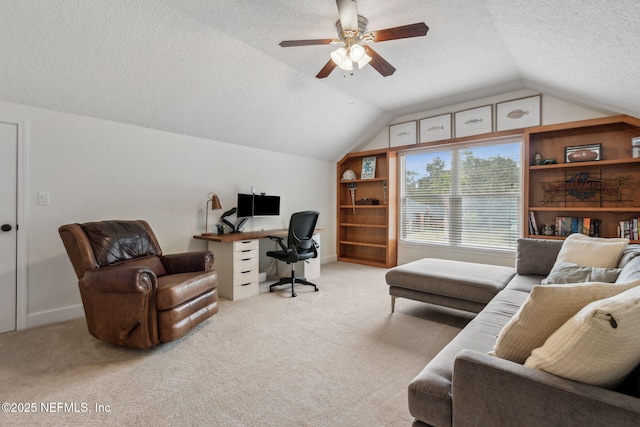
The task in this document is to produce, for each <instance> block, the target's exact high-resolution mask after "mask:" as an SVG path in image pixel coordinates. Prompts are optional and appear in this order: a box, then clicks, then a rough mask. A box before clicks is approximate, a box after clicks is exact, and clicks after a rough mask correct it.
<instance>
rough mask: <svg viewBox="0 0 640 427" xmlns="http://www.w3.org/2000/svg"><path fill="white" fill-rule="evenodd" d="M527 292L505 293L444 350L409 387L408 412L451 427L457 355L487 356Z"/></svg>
mask: <svg viewBox="0 0 640 427" xmlns="http://www.w3.org/2000/svg"><path fill="white" fill-rule="evenodd" d="M527 295H528V294H527V293H526V292H520V291H513V290H503V291H502V292H500V293H499V294H498V295H497V296H496V297H495V298H494V299H493V300H492V301H491V302H489V304H487V306H486V307H485V308H484V310H482V312H480V313H479V314H478V315H477V316H476V317H475V318H474V319H473V320H472V321H471V322H469V324H468V325H467V326H466V327H465V328H464V329H463V330H462V331H461V332H460V333H459V334H458V335H457V336H456V337H455V338H454V339H453V340H452V341H451V342H450V343H449V344H447V346H446V347H445V348H443V349H442V350H441V351H440V352H439V353H438V354H437V355H436V356H435V357H434V358H433V359H432V360H431V362H429V363H428V364H427V366H425V367H424V369H423V370H422V371H421V372H420V373H419V374H418V375H417V376H416V377H415V378H414V379H413V380H412V381H411V383H410V384H409V412H410V413H411V415H413V416H414V417H416V418H417V419H419V420H421V421H423V422H425V423H427V424H429V425H433V426H450V425H451V417H452V409H451V405H452V402H451V390H452V384H451V379H452V376H453V364H454V360H455V356H456V354H458V352H459V351H460V350H463V349H471V350H475V351H479V352H483V353H486V352H488V351H489V350H491V348H492V346H493V344H494V342H495V337H496V335H497V334H498V332H500V329H501V328H502V326H504V324H505V323H507V322H508V321H509V319H510V318H511V316H513V314H514V313H515V312H516V311H517V309H518V307H520V305H522V303H523V302H524V301H525V299H526V298H527Z"/></svg>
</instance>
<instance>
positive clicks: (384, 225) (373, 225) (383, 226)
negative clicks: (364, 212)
mask: <svg viewBox="0 0 640 427" xmlns="http://www.w3.org/2000/svg"><path fill="white" fill-rule="evenodd" d="M340 226H341V227H364V228H387V224H354V223H348V222H343V223H341V224H340Z"/></svg>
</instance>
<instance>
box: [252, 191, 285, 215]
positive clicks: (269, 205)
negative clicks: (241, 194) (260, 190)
mask: <svg viewBox="0 0 640 427" xmlns="http://www.w3.org/2000/svg"><path fill="white" fill-rule="evenodd" d="M278 215H280V196H267V195H264V194H255V195H254V196H253V216H278Z"/></svg>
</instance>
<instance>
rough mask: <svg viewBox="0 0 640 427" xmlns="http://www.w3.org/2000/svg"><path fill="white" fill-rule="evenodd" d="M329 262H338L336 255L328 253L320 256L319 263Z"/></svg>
mask: <svg viewBox="0 0 640 427" xmlns="http://www.w3.org/2000/svg"><path fill="white" fill-rule="evenodd" d="M330 262H338V255H329V256H323V257H320V265H322V264H329V263H330Z"/></svg>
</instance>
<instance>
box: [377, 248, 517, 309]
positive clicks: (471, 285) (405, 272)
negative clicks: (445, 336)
mask: <svg viewBox="0 0 640 427" xmlns="http://www.w3.org/2000/svg"><path fill="white" fill-rule="evenodd" d="M514 275H515V271H514V269H513V268H512V267H502V266H496V265H488V264H478V263H472V262H461V261H451V260H446V259H435V258H424V259H420V260H417V261H412V262H410V263H408V264H404V265H401V266H398V267H394V268H392V269H391V270H389V271H388V272H387V273H386V276H385V277H386V281H387V283H388V284H389V285H390V286H397V287H401V288H406V289H412V290H415V291H421V292H427V293H430V294H434V295H441V296H445V297H450V298H457V299H461V300H466V301H474V302H479V303H483V304H486V303H488V302H489V301H491V299H492V298H493V297H494V296H495V295H496V294H497V293H498V292H500V290H502V289H503V288H504V287H505V286H506V284H507V283H509V280H511V278H512V277H513V276H514Z"/></svg>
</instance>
